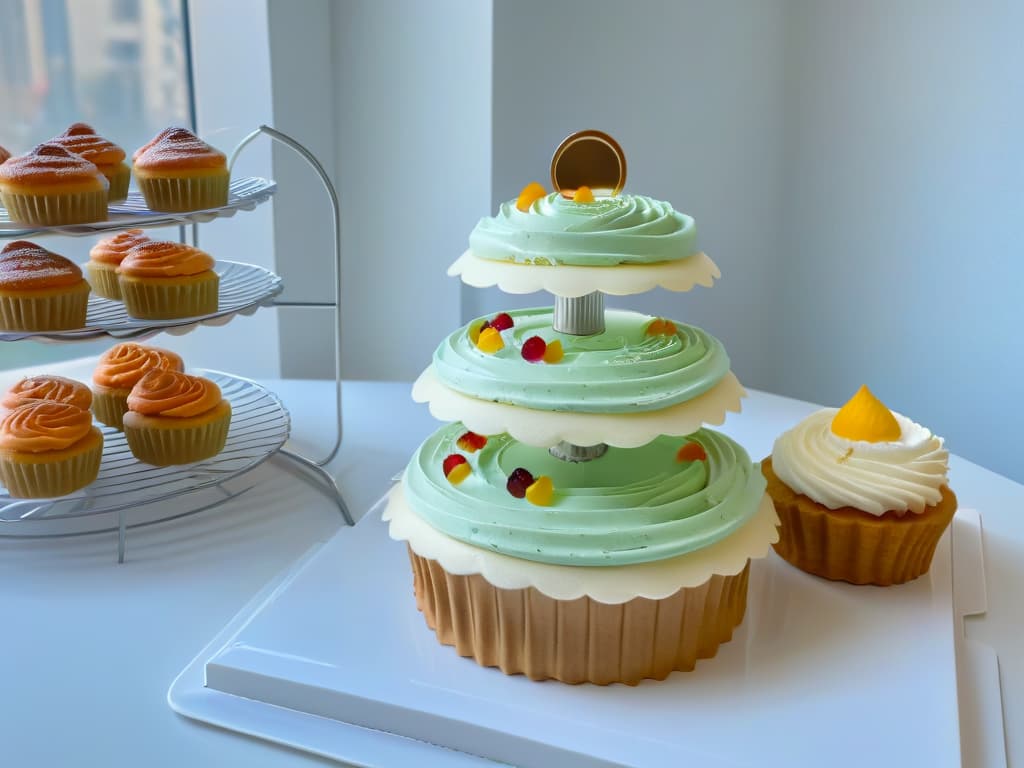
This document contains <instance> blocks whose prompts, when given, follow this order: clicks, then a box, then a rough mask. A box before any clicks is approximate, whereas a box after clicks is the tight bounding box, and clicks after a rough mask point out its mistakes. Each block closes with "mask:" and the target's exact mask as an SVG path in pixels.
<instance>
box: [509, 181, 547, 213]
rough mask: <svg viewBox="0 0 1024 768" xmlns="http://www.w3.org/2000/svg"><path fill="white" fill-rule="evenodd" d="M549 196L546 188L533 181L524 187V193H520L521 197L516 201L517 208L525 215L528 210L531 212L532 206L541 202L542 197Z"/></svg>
mask: <svg viewBox="0 0 1024 768" xmlns="http://www.w3.org/2000/svg"><path fill="white" fill-rule="evenodd" d="M547 194H548V191H547V190H546V189H544V187H542V186H541V185H540V184H538V183H537V182H536V181H531V182H530V183H529V184H527V185H526V186H525V187H523V191H522V192H520V193H519V197H518V198H517V199H516V208H518V209H519V210H520V211H522V212H523V213H526V212H527V211H528V210H530V206H531V205H533V204H534V203H535V202H537V201H538V200H540V199H541V198H542V197H545V196H546V195H547Z"/></svg>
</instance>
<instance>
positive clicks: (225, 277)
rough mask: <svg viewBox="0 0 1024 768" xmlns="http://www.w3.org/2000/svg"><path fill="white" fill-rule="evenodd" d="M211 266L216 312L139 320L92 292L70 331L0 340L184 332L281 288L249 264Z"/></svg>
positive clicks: (6, 335) (250, 307) (250, 308)
mask: <svg viewBox="0 0 1024 768" xmlns="http://www.w3.org/2000/svg"><path fill="white" fill-rule="evenodd" d="M214 270H215V271H216V272H217V274H218V275H220V288H219V291H220V302H219V305H218V308H217V311H216V312H213V313H211V314H209V315H202V316H201V317H186V318H176V319H173V320H139V319H137V318H134V317H130V316H129V315H128V313H127V312H126V311H125V308H124V304H122V303H121V302H119V301H110V300H109V299H104V298H101V297H99V296H96V295H93V296H91V297H90V298H89V311H88V315H87V316H86V320H85V327H83V328H77V329H75V330H72V331H0V341H21V340H23V339H31V340H33V341H51V342H60V341H85V340H88V339H95V338H99V337H101V336H112V337H114V338H115V339H122V340H124V339H144V338H148V337H150V336H155V335H156V334H158V333H161V332H166V333H170V334H173V335H181V334H183V333H188V332H189V331H191V330H192V329H193V328H195V327H196V326H197V325H223V324H224V323H227V322H228V321H229V320H231V318H233V317H234V316H235V315H237V314H244V315H251V314H252V313H253V312H255V311H256V310H257V309H258V308H260V307H264V306H270V305H272V304H273V299H274V297H275V296H277V295H278V294H279V293H280V292H281V289H282V283H281V278H280V277H278V276H277V275H275V274H274V273H273V272H270V271H269V270H266V269H264V268H263V267H257V266H255V265H253V264H242V263H239V262H235V261H218V262H217V263H216V264H215V266H214Z"/></svg>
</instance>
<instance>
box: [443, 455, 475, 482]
mask: <svg viewBox="0 0 1024 768" xmlns="http://www.w3.org/2000/svg"><path fill="white" fill-rule="evenodd" d="M468 463H469V462H467V461H466V457H465V456H463V455H462V454H461V453H453V454H451V455H450V456H448V457H447V458H446V459H445V460H444V464H442V465H441V468H442V469H443V470H444V476H445V477H448V475H450V474H451V472H452V470H453V469H455V468H456V467H457V466H459V464H468Z"/></svg>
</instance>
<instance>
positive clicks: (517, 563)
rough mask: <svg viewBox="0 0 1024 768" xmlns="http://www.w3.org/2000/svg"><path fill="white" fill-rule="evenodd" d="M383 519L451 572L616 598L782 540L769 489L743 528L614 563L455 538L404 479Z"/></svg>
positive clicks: (565, 595) (758, 554)
mask: <svg viewBox="0 0 1024 768" xmlns="http://www.w3.org/2000/svg"><path fill="white" fill-rule="evenodd" d="M755 466H756V465H755ZM382 518H383V519H384V520H385V521H386V522H388V524H389V525H388V535H389V536H390V537H391V538H392V539H394V540H396V541H405V542H407V543H408V544H409V546H410V547H412V549H413V551H414V552H415V553H416V554H417V555H419V556H420V557H425V558H428V559H430V560H436V561H437V562H439V563H440V564H441V567H443V568H444V569H445V570H446V571H448V573H451V574H455V575H459V576H466V575H471V574H477V573H478V574H480V575H481V576H483V577H484V578H485V579H486V580H487V581H488V582H489V583H491V584H493V585H494V586H495V587H498V588H499V589H524V588H526V587H533V588H534V589H536V590H538V591H539V592H542V593H543V594H545V595H547V596H548V597H551V598H553V599H555V600H576V599H578V598H580V597H584V596H587V597H590V598H593V599H594V600H597V601H598V602H602V603H610V604H613V605H614V604H619V603H624V602H627V601H629V600H632V599H633V598H636V597H646V598H648V599H650V600H661V599H663V598H666V597H669V596H670V595H673V594H675V593H676V592H678V591H679V590H680V589H683V588H687V587H697V586H700V585H701V584H703V583H704V582H706V581H707V580H708V579H710V578H711V577H712V576H714V575H715V574H718V575H721V576H732V575H734V574H737V573H739V572H740V571H741V570H743V568H744V567H745V566H746V564H747V561H748V560H750V559H757V558H762V557H764V556H765V555H767V554H768V549H769V548H770V547H771V545H772V544H774V543H775V542H777V541H778V540H779V533H778V525H779V516H778V515H777V514H776V513H775V505H774V504H773V503H772V500H771V498H770V497H769V496H768V494H765V495H764V496H763V497H762V499H761V505H760V507H758V510H757V512H755V513H754V516H753V517H752V518H751V519H750V520H749V521H748V522H747V523H746V524H745V525H744V526H743V527H742V528H740V529H739V530H737V531H736V532H735V533H733V534H731V535H730V536H728V537H726V538H724V539H722V540H721V541H718V542H715V543H714V544H712V545H711V546H708V547H704V548H703V549H698V550H697V551H695V552H689V553H687V554H685V555H680V556H678V557H673V558H669V559H667V560H658V561H655V562H651V563H639V564H637V565H618V566H609V567H584V566H571V565H551V564H549V563H537V562H534V561H532V560H521V559H519V558H516V557H510V556H508V555H502V554H498V553H496V552H489V551H487V550H484V549H480V548H479V547H474V546H472V545H471V544H466V543H465V542H462V541H459V540H457V539H453V538H451V537H450V536H447V535H445V534H443V533H441V532H440V531H438V530H436V529H434V528H432V527H431V526H430V525H429V524H428V523H427V522H426V521H425V520H423V518H421V517H420V516H419V515H417V514H416V513H415V512H413V511H412V509H411V508H410V507H409V504H408V502H407V501H406V498H405V493H404V491H403V490H402V483H401V482H398V483H396V484H395V485H394V487H393V488H392V489H391V491H390V492H389V493H388V502H387V506H386V507H385V508H384V512H383V514H382Z"/></svg>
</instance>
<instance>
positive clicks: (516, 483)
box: [505, 467, 533, 499]
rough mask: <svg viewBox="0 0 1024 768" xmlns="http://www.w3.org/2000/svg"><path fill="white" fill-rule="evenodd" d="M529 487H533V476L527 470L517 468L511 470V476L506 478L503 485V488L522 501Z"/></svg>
mask: <svg viewBox="0 0 1024 768" xmlns="http://www.w3.org/2000/svg"><path fill="white" fill-rule="evenodd" d="M531 485H533V475H531V474H530V473H529V471H528V470H525V469H523V468H522V467H519V468H518V469H513V470H512V474H511V475H509V476H508V482H507V483H506V484H505V487H506V488H507V489H508V492H509V493H511V494H512V495H513V496H515V497H516V498H517V499H523V498H526V489H527V488H529V487H530V486H531Z"/></svg>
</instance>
